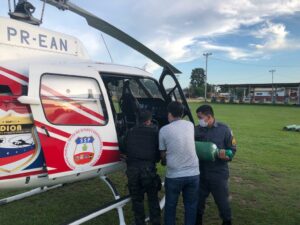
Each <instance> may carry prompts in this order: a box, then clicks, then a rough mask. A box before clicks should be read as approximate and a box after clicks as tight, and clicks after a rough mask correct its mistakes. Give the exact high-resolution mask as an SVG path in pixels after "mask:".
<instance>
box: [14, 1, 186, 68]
mask: <svg viewBox="0 0 300 225" xmlns="http://www.w3.org/2000/svg"><path fill="white" fill-rule="evenodd" d="M11 1H13V3H14V10H13V11H12V9H11ZM40 1H42V2H43V9H42V14H41V18H40V19H36V18H34V17H33V15H32V14H33V13H34V12H35V7H34V6H33V5H32V4H31V3H30V2H28V1H27V0H18V3H17V4H16V0H8V3H9V15H10V17H11V18H13V19H16V20H20V21H23V22H26V23H30V24H33V25H40V24H41V23H42V21H43V15H44V10H45V5H46V4H50V5H52V6H55V7H56V8H58V9H60V10H70V11H71V12H73V13H75V14H77V15H79V16H81V17H83V18H85V19H86V21H87V23H88V25H90V26H91V27H93V28H95V29H97V30H99V31H101V32H104V33H106V34H108V35H109V36H111V37H113V38H115V39H117V40H119V41H120V42H122V43H124V44H126V45H128V46H129V47H131V48H133V49H134V50H136V51H137V52H139V53H141V54H142V55H144V56H146V57H147V58H149V59H151V60H152V61H153V62H155V63H157V64H158V65H160V66H161V67H163V69H164V70H163V71H164V72H165V73H181V72H180V70H178V69H177V68H176V67H174V66H173V65H171V64H170V63H169V62H167V61H166V60H165V59H163V58H162V57H161V56H159V55H158V54H156V53H155V52H153V51H152V50H151V49H149V48H148V47H146V46H145V45H143V44H142V43H141V42H139V41H137V40H136V39H134V38H133V37H131V36H129V35H128V34H126V33H125V32H123V31H122V30H120V29H118V28H116V27H115V26H113V25H111V24H109V23H108V22H106V21H104V20H102V19H101V18H99V17H97V16H95V15H93V14H92V13H90V12H88V11H86V10H84V9H82V8H80V7H79V6H77V5H75V4H73V3H71V2H70V1H69V0H40Z"/></svg>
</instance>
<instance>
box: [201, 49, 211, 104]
mask: <svg viewBox="0 0 300 225" xmlns="http://www.w3.org/2000/svg"><path fill="white" fill-rule="evenodd" d="M210 55H212V53H211V52H206V53H203V56H205V59H206V60H205V80H204V81H205V82H204V100H205V102H207V98H206V93H207V61H208V56H210Z"/></svg>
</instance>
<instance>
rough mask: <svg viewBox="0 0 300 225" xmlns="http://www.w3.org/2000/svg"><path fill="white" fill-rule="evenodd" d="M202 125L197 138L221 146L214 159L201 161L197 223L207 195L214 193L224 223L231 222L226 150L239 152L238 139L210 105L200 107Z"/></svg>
mask: <svg viewBox="0 0 300 225" xmlns="http://www.w3.org/2000/svg"><path fill="white" fill-rule="evenodd" d="M196 112H197V116H198V118H199V125H198V126H196V128H195V140H196V141H205V142H212V143H214V144H216V145H217V147H218V149H221V150H220V152H219V155H218V158H217V159H216V160H215V161H200V186H199V203H198V213H197V222H196V225H202V224H203V223H202V218H203V214H204V210H205V202H206V198H207V197H208V196H209V194H210V193H211V194H212V195H213V197H214V200H215V203H216V204H217V206H218V209H219V214H220V217H221V219H222V220H223V223H222V225H231V209H230V205H229V199H228V198H229V191H228V178H229V169H228V161H231V159H232V158H229V157H228V156H226V154H225V151H226V150H231V151H232V153H233V155H234V154H235V152H236V141H235V138H234V137H233V134H232V131H231V130H230V128H229V127H228V126H227V125H225V124H224V123H221V122H217V121H216V120H215V117H214V111H213V109H212V107H211V106H210V105H202V106H200V107H199V108H198V109H197V111H196Z"/></svg>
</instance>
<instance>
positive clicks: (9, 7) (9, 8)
mask: <svg viewBox="0 0 300 225" xmlns="http://www.w3.org/2000/svg"><path fill="white" fill-rule="evenodd" d="M8 10H9V13H11V5H10V0H8Z"/></svg>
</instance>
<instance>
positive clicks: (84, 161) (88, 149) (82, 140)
mask: <svg viewBox="0 0 300 225" xmlns="http://www.w3.org/2000/svg"><path fill="white" fill-rule="evenodd" d="M102 146H103V145H102V141H101V138H100V136H99V134H98V133H97V132H96V131H95V130H93V129H90V128H83V129H79V130H78V131H76V132H75V133H74V134H73V135H72V136H71V137H70V138H69V140H68V141H67V143H66V145H65V149H64V158H65V161H66V163H67V165H68V166H69V167H70V168H71V169H72V170H78V172H82V171H85V170H87V169H89V168H91V167H92V166H93V165H95V163H96V162H97V161H98V160H99V158H100V156H101V154H102Z"/></svg>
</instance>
